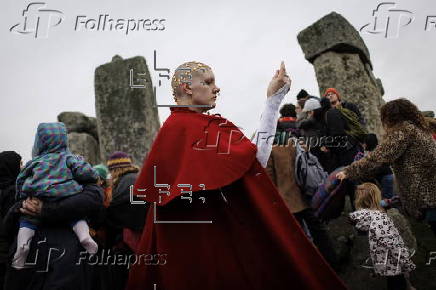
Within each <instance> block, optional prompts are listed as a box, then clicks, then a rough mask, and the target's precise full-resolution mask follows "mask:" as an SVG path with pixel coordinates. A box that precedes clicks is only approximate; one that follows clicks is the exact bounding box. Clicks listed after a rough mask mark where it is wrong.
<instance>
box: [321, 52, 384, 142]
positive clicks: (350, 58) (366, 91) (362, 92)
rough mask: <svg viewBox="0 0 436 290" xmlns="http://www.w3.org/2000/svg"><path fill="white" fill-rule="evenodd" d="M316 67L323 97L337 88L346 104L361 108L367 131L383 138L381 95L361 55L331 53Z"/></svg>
mask: <svg viewBox="0 0 436 290" xmlns="http://www.w3.org/2000/svg"><path fill="white" fill-rule="evenodd" d="M313 65H314V68H315V73H316V78H317V80H318V85H319V91H320V95H322V94H323V93H324V91H325V90H326V89H327V88H336V89H337V90H338V92H339V94H340V95H341V97H342V99H343V100H346V101H350V102H353V103H355V104H356V105H357V106H358V107H359V109H360V111H361V113H362V114H363V116H364V118H365V123H366V127H367V129H368V131H369V132H371V133H376V134H378V135H380V134H381V121H380V107H381V106H382V104H383V100H382V95H381V91H380V89H379V86H378V85H377V82H376V80H375V78H374V77H373V76H372V71H368V69H367V68H365V65H364V64H363V63H362V61H361V60H360V58H359V55H357V54H348V53H337V52H333V51H329V52H326V53H323V54H321V55H320V56H318V57H317V58H316V59H315V60H314V62H313Z"/></svg>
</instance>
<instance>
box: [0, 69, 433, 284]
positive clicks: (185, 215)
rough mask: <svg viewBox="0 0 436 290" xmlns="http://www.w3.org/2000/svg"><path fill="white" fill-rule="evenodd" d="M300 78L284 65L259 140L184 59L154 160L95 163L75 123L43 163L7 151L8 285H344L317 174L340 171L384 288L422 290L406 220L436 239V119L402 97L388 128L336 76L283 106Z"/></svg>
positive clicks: (0, 167) (2, 189) (208, 75)
mask: <svg viewBox="0 0 436 290" xmlns="http://www.w3.org/2000/svg"><path fill="white" fill-rule="evenodd" d="M290 86H291V80H290V78H289V76H288V75H287V74H286V69H285V66H284V64H283V63H282V65H281V67H280V69H278V70H277V71H276V72H275V74H274V76H273V78H272V80H271V82H270V85H269V87H268V90H267V100H266V105H265V109H264V111H263V113H262V116H261V118H260V125H259V127H258V130H257V134H255V137H254V138H253V140H249V139H248V138H246V137H245V136H243V134H242V133H241V132H240V131H239V129H238V128H237V127H236V126H235V125H233V123H231V122H230V121H228V120H227V119H225V118H223V117H221V116H220V115H210V114H209V113H208V110H210V109H211V108H214V107H215V104H216V103H215V101H216V99H217V96H218V94H219V91H220V89H219V88H218V87H217V86H216V84H215V76H214V74H213V72H212V69H211V68H210V67H209V66H207V65H205V64H202V63H199V62H188V63H184V64H182V65H181V66H179V67H178V69H177V70H176V72H175V74H174V76H173V78H172V87H173V95H174V100H175V102H176V104H177V105H178V107H173V108H171V115H170V117H169V118H168V119H167V120H166V122H165V123H164V125H163V126H162V128H161V130H160V131H159V133H158V135H157V136H156V138H155V140H154V143H153V146H152V148H151V151H150V152H149V154H148V156H147V158H146V159H145V160H144V164H143V166H142V168H139V167H138V166H136V165H134V164H133V161H132V159H131V157H130V156H129V154H128V153H125V152H120V151H117V152H114V153H113V154H111V155H110V156H109V157H108V159H107V163H106V164H104V165H103V164H99V165H96V166H94V167H92V166H91V165H90V164H89V163H87V162H86V160H84V159H83V158H82V157H80V156H77V155H74V154H72V153H71V152H70V151H69V149H68V137H67V136H68V135H67V130H66V128H65V125H64V124H63V123H41V124H40V125H39V126H38V129H37V134H36V137H35V142H34V146H33V148H32V160H30V161H29V162H27V163H26V164H25V165H24V164H23V162H22V158H21V156H20V155H19V154H18V153H16V152H14V151H3V152H1V153H0V210H1V212H0V214H1V217H2V223H1V224H0V253H1V254H0V258H1V260H0V284H1V286H0V287H3V289H113V290H118V289H120V290H121V289H132V290H133V289H156V288H153V287H156V285H158V286H157V287H159V288H157V289H224V288H226V289H289V287H291V286H292V287H295V288H296V289H346V288H347V287H346V286H345V284H344V283H343V282H342V281H341V280H340V279H339V278H338V276H337V274H336V271H339V262H338V258H337V256H336V252H335V249H334V246H333V242H332V240H331V237H330V235H329V233H328V232H327V230H326V227H325V223H326V220H325V219H323V218H321V216H320V215H319V212H318V211H317V208H314V206H313V204H314V203H313V201H312V200H313V199H315V198H316V196H317V194H318V192H317V191H316V190H315V191H314V190H313V188H311V189H310V190H309V187H308V184H313V183H314V182H315V183H316V184H317V185H319V186H320V188H321V186H322V183H323V182H324V181H326V180H327V179H328V176H329V174H330V176H329V178H330V179H331V180H333V182H331V184H330V183H329V186H328V187H329V189H331V187H332V186H336V187H340V186H344V184H347V185H348V186H347V191H350V193H349V196H350V197H351V203H352V208H353V212H351V213H350V214H349V222H350V224H351V225H350V226H355V228H356V230H358V231H359V232H361V233H363V234H367V235H368V240H369V249H368V256H369V257H370V260H371V267H370V268H371V269H372V271H373V272H374V273H375V274H377V275H380V276H386V277H387V279H386V280H387V289H396V290H402V289H409V290H411V289H414V288H413V286H412V284H411V282H410V273H411V272H412V271H413V270H414V269H415V268H416V266H415V264H414V263H413V261H412V259H411V258H412V256H413V252H414V250H415V249H416V240H415V239H414V236H413V233H412V231H411V229H410V227H409V226H408V223H407V219H406V218H405V217H406V216H408V217H410V218H416V219H418V220H421V221H425V222H427V223H428V225H429V227H430V228H431V229H432V231H433V233H434V234H435V237H436V191H435V186H436V174H435V172H436V142H435V139H436V138H435V137H436V134H435V130H434V127H432V126H434V123H433V124H432V122H430V121H429V120H426V119H425V118H424V117H423V116H422V115H421V113H420V112H419V110H418V109H417V107H416V106H415V105H414V104H413V103H411V102H410V101H409V100H406V99H397V100H393V101H390V102H388V103H386V104H385V105H383V106H382V107H381V116H380V118H381V121H382V124H383V128H384V130H385V132H386V134H385V136H383V138H382V139H381V141H379V140H378V138H377V136H376V135H375V134H373V133H371V132H367V130H366V129H365V120H364V117H363V114H361V112H360V110H359V108H358V106H357V105H356V104H353V103H350V102H347V101H345V100H344V96H342V95H341V94H340V92H339V91H338V90H336V89H335V88H329V89H327V90H326V91H325V93H324V95H323V97H322V98H318V97H315V96H311V95H309V94H308V93H307V92H306V91H305V90H301V91H300V93H299V94H298V95H297V102H296V104H295V105H293V104H285V105H283V106H282V107H281V108H280V110H279V106H280V104H281V102H282V100H283V98H284V96H285V95H286V94H287V92H288V91H289V89H290ZM198 105H201V106H198ZM279 113H280V117H279ZM277 120H278V121H277ZM222 124H226V126H222ZM205 128H207V130H205ZM235 132H237V133H238V132H239V135H238V134H235ZM260 133H266V134H267V135H269V136H273V137H274V138H273V141H272V142H270V141H271V140H270V139H269V138H265V140H266V141H259V140H261V139H260V138H259V136H260ZM214 137H217V138H216V140H218V139H219V140H220V142H216V143H213V144H214V146H211V144H210V143H209V142H211V140H215V139H214ZM378 137H382V136H378ZM308 158H312V159H308ZM305 161H306V163H304V162H305ZM308 161H310V162H308ZM302 176H303V177H304V178H302ZM311 178H312V180H310V179H311ZM315 189H316V188H315ZM351 191H352V192H351ZM329 192H330V191H329ZM333 192H334V191H333ZM135 198H136V200H137V201H136V202H133V199H135ZM343 198H344V199H345V197H343ZM138 200H139V201H142V202H138ZM414 248H415V249H414ZM143 258H144V259H143ZM314 272H316V273H317V274H316V275H313V273H314Z"/></svg>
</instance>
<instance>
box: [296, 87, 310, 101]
mask: <svg viewBox="0 0 436 290" xmlns="http://www.w3.org/2000/svg"><path fill="white" fill-rule="evenodd" d="M308 95H309V94H308V93H307V92H306V90H304V89H303V90H301V91H300V92H299V93H298V95H297V100H299V99H302V98H305V97H307V96H308Z"/></svg>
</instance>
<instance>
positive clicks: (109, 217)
mask: <svg viewBox="0 0 436 290" xmlns="http://www.w3.org/2000/svg"><path fill="white" fill-rule="evenodd" d="M136 176H137V173H127V174H125V175H124V176H122V177H120V181H119V183H118V185H117V186H116V187H115V188H114V189H113V191H112V201H111V203H110V204H109V207H108V208H107V209H106V215H105V224H106V230H107V237H108V246H109V247H113V246H114V245H115V244H117V243H118V242H120V241H121V240H122V230H123V229H124V228H129V229H131V230H134V231H142V229H143V227H144V223H145V217H146V214H147V208H148V205H146V204H132V203H131V202H130V186H132V185H134V184H135V181H136Z"/></svg>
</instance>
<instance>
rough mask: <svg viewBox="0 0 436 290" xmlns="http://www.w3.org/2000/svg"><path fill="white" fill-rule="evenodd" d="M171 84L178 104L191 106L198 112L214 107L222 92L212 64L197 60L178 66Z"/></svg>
mask: <svg viewBox="0 0 436 290" xmlns="http://www.w3.org/2000/svg"><path fill="white" fill-rule="evenodd" d="M171 86H172V89H173V95H174V100H175V101H176V103H177V105H186V106H190V109H191V110H193V111H197V112H206V111H208V110H210V109H212V108H214V107H215V106H216V102H215V101H216V99H217V97H218V94H219V92H220V89H219V88H218V87H217V86H216V84H215V75H214V74H213V72H212V69H211V68H210V66H208V65H206V64H204V63H201V62H196V61H190V62H187V63H184V64H182V65H180V66H179V67H177V69H176V71H175V72H174V75H173V78H172V80H171ZM194 107H195V108H194Z"/></svg>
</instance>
